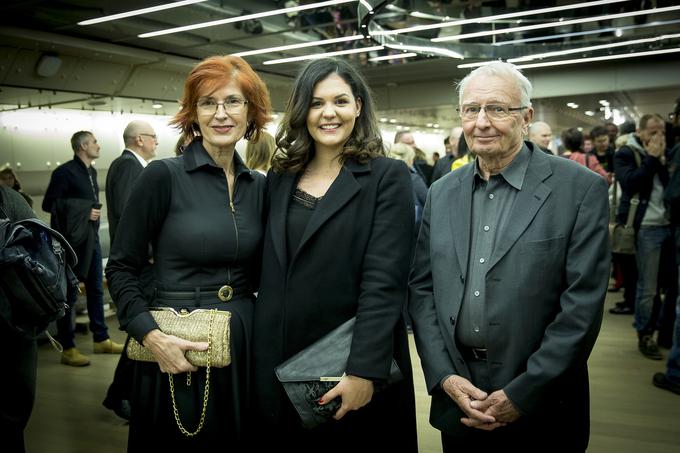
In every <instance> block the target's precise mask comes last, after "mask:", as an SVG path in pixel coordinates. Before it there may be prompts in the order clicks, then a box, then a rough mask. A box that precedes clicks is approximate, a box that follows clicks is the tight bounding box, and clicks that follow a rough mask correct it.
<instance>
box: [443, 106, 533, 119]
mask: <svg viewBox="0 0 680 453" xmlns="http://www.w3.org/2000/svg"><path fill="white" fill-rule="evenodd" d="M525 108H527V106H521V107H510V106H509V105H507V104H486V105H479V104H463V105H462V106H460V108H458V109H456V110H457V111H458V113H459V114H460V117H461V119H463V120H465V121H474V120H476V119H477V117H478V116H479V112H481V111H482V110H484V113H485V114H486V117H487V118H488V119H490V120H492V121H493V120H496V121H503V120H507V119H508V118H510V117H511V116H512V113H513V112H519V111H521V110H524V109H525Z"/></svg>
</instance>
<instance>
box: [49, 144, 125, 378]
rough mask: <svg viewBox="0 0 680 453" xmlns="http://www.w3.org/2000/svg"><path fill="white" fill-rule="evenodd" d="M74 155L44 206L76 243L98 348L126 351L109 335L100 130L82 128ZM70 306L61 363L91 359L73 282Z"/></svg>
mask: <svg viewBox="0 0 680 453" xmlns="http://www.w3.org/2000/svg"><path fill="white" fill-rule="evenodd" d="M71 148H72V149H73V153H74V156H73V160H70V161H69V162H66V163H65V164H62V165H60V166H59V167H57V168H56V169H55V170H54V172H53V173H52V176H51V178H50V183H49V185H48V186H47V190H46V192H45V198H43V203H42V208H43V211H45V212H49V213H50V214H51V223H52V227H53V228H54V229H56V230H57V231H60V232H61V233H62V234H63V235H64V236H65V237H66V239H67V240H68V241H69V242H70V243H71V245H72V246H73V248H74V250H75V252H76V255H77V256H78V265H77V267H76V269H74V271H75V273H76V275H77V276H78V278H79V279H80V281H82V282H83V283H85V290H86V295H87V315H88V317H89V318H90V330H92V336H93V337H94V348H93V350H94V352H95V354H101V353H108V354H120V353H121V352H122V350H123V345H122V344H119V343H115V342H113V341H112V340H111V338H109V331H108V327H107V326H106V321H105V319H104V292H103V289H102V279H103V276H104V274H103V270H102V251H101V246H100V244H99V217H100V216H101V203H99V186H98V185H97V171H96V170H95V169H94V167H93V166H92V162H94V160H95V159H97V158H98V157H99V151H100V149H101V148H100V146H99V144H98V143H97V139H96V138H95V136H94V134H92V132H89V131H79V132H76V133H75V134H73V136H72V137H71ZM68 299H69V301H70V302H69V307H70V308H69V309H68V310H67V312H66V316H64V317H63V318H61V319H59V320H58V321H57V333H58V336H59V340H60V341H61V344H62V345H63V347H64V352H62V354H61V363H63V364H64V365H70V366H85V365H89V364H90V359H89V358H88V357H87V356H85V355H84V354H82V353H81V352H80V351H79V350H78V349H76V344H75V334H74V324H73V320H72V309H73V307H74V306H75V304H76V302H77V300H78V293H77V292H76V291H75V290H73V288H71V287H70V286H69V294H68Z"/></svg>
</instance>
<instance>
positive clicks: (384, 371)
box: [253, 59, 417, 452]
mask: <svg viewBox="0 0 680 453" xmlns="http://www.w3.org/2000/svg"><path fill="white" fill-rule="evenodd" d="M276 141H277V148H278V152H277V154H276V156H275V157H274V160H273V165H272V169H271V170H270V171H269V173H268V175H267V187H268V191H267V193H268V206H269V215H268V222H267V228H266V230H265V239H264V246H263V247H264V248H263V265H262V278H261V283H260V292H259V294H258V300H257V303H256V306H255V317H254V328H253V341H254V350H253V351H254V355H253V363H254V365H255V367H254V379H255V386H254V390H255V393H254V406H255V409H256V416H257V427H258V429H260V430H262V431H263V432H266V433H267V436H266V437H264V436H261V437H259V438H258V440H259V441H261V443H262V445H261V447H262V448H271V447H272V446H276V448H277V449H279V450H280V449H285V450H287V449H291V450H292V451H297V452H307V451H319V450H322V451H324V452H328V451H415V450H416V449H417V439H416V428H415V407H414V392H413V376H412V371H411V361H410V358H409V348H408V337H407V332H406V325H405V322H404V320H403V317H402V308H403V305H404V303H405V301H406V291H407V279H408V271H409V264H410V259H411V249H412V241H413V223H414V210H413V201H412V196H411V192H412V187H411V180H410V177H409V173H408V169H407V167H406V165H405V164H404V163H403V162H400V161H396V160H394V159H389V158H386V157H385V150H384V148H383V143H382V139H381V135H380V130H379V129H378V125H377V121H376V117H375V110H374V106H373V100H372V98H371V94H370V92H369V90H368V87H367V85H366V83H365V81H364V80H363V78H362V77H361V75H360V74H359V73H358V72H357V71H356V70H355V69H354V68H353V67H352V66H351V65H350V64H348V63H347V62H345V61H342V60H335V59H320V60H315V61H313V62H311V63H309V64H307V65H306V66H305V67H304V69H303V70H302V71H301V73H300V74H299V75H298V77H297V79H296V81H295V83H294V85H293V88H292V93H291V95H290V98H289V100H288V105H287V107H286V112H285V116H284V118H283V121H282V123H281V125H280V126H279V130H278V132H277V135H276ZM352 317H356V321H355V323H354V327H353V339H352V344H351V351H350V354H349V359H348V361H347V365H346V368H345V374H344V376H343V377H342V379H340V380H339V382H338V383H337V385H336V386H335V387H333V388H332V389H331V390H330V391H328V392H327V393H325V394H324V395H322V396H321V397H320V399H319V400H318V404H319V406H325V405H328V404H337V406H338V409H337V410H334V411H333V413H334V420H332V421H330V422H328V423H325V424H321V425H319V426H317V427H316V428H313V429H310V430H306V429H305V428H303V427H302V425H301V421H300V417H299V416H298V415H297V413H296V411H295V410H294V408H293V406H292V405H291V403H290V401H289V400H288V398H287V396H286V394H285V392H284V389H283V387H282V386H281V384H280V383H279V382H278V381H277V379H276V376H275V372H274V369H275V368H276V366H277V365H279V364H281V363H282V362H284V361H285V360H287V359H288V358H290V357H292V356H293V355H295V354H296V353H298V352H299V351H301V350H303V349H305V348H306V347H308V346H310V345H312V344H313V343H315V342H316V341H317V340H319V339H320V338H321V337H323V336H324V335H326V334H327V333H329V332H330V331H332V330H333V329H335V328H336V327H338V326H340V325H341V324H343V323H344V322H346V321H348V320H349V319H351V318H352ZM393 358H394V359H395V360H396V362H397V364H398V366H399V368H400V370H401V372H402V374H403V376H404V378H403V380H401V381H400V382H398V383H397V384H394V385H391V386H389V387H387V388H386V389H385V390H381V391H376V389H378V388H379V387H381V386H383V385H384V383H385V381H386V380H387V378H388V376H389V372H390V367H391V363H392V360H393Z"/></svg>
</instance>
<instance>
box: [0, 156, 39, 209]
mask: <svg viewBox="0 0 680 453" xmlns="http://www.w3.org/2000/svg"><path fill="white" fill-rule="evenodd" d="M0 185H3V186H7V187H9V188H11V189H14V190H16V191H17V192H19V194H20V195H21V196H22V197H24V200H26V203H28V206H29V207H30V208H33V198H31V196H30V195H29V194H27V193H26V192H24V191H23V190H22V189H21V183H20V182H19V178H18V177H17V174H16V173H15V172H14V169H13V168H12V167H10V166H9V164H5V165H2V166H0Z"/></svg>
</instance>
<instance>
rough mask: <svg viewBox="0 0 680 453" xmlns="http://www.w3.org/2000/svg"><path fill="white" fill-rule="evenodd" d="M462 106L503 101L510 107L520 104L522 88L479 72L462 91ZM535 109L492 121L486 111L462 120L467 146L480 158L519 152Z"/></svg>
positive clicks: (509, 81) (513, 113)
mask: <svg viewBox="0 0 680 453" xmlns="http://www.w3.org/2000/svg"><path fill="white" fill-rule="evenodd" d="M460 104H461V105H465V104H477V105H481V106H483V105H487V104H504V105H507V106H508V107H510V108H517V107H523V106H522V105H521V96H520V89H519V87H518V86H517V84H516V83H513V81H511V80H507V79H504V78H501V77H496V76H490V75H483V74H480V75H478V76H476V77H473V78H471V79H470V80H469V81H468V83H467V85H466V86H465V90H464V92H463V93H462V97H461V101H460ZM533 113H534V111H533V109H532V108H531V107H527V108H525V109H523V110H521V111H513V112H512V113H511V115H510V116H509V117H508V118H506V119H503V120H493V121H490V120H489V118H488V117H487V115H486V112H485V111H484V110H480V112H479V114H478V115H477V117H476V118H475V119H469V120H468V119H465V118H463V119H462V124H463V133H464V134H465V141H466V142H467V144H468V147H469V148H470V149H471V150H472V151H473V152H474V153H475V154H477V155H478V156H479V157H480V158H482V159H485V158H490V159H502V158H503V157H505V156H510V155H512V154H513V153H515V152H517V151H519V149H520V148H521V146H522V143H523V141H522V137H523V134H524V133H525V131H526V130H527V127H528V125H529V123H530V122H531V119H532V118H533Z"/></svg>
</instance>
